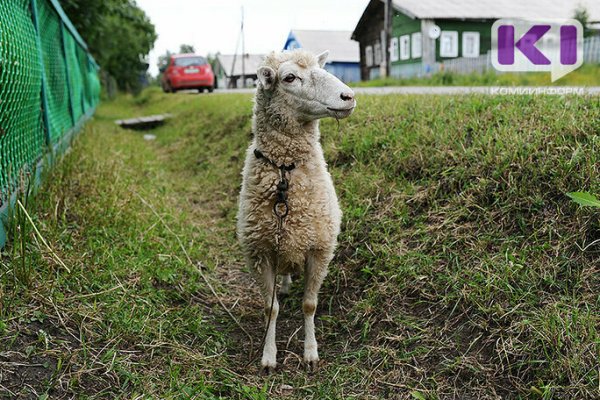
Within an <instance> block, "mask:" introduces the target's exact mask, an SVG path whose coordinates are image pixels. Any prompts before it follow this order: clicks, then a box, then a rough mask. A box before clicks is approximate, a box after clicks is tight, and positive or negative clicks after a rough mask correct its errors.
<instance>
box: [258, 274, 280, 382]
mask: <svg viewBox="0 0 600 400" xmlns="http://www.w3.org/2000/svg"><path fill="white" fill-rule="evenodd" d="M275 277H276V276H275V271H274V268H273V267H272V266H271V265H269V264H264V265H263V267H262V274H261V279H262V282H261V283H262V285H261V288H262V295H263V299H264V307H265V308H264V312H265V324H266V325H267V326H268V329H267V335H266V337H265V346H264V348H263V355H262V360H261V366H262V372H263V373H265V374H269V373H271V372H274V371H275V368H276V367H277V345H276V344H275V325H276V324H277V315H278V314H279V302H278V301H277V296H276V295H275V292H274V291H273V286H274V285H275ZM273 296H274V298H273V299H272V297H273ZM271 299H272V300H271ZM271 302H273V309H272V310H271Z"/></svg>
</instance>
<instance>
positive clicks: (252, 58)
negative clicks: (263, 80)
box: [217, 54, 265, 76]
mask: <svg viewBox="0 0 600 400" xmlns="http://www.w3.org/2000/svg"><path fill="white" fill-rule="evenodd" d="M234 57H235V65H233V59H234ZM264 58H265V56H264V54H245V56H244V69H245V70H244V75H256V71H258V67H260V65H261V64H262V62H263V59H264ZM217 60H219V63H220V64H221V66H222V67H223V70H224V71H225V75H226V76H241V75H242V55H241V54H238V55H237V57H236V56H234V55H233V54H219V55H217ZM232 66H233V74H232V73H231V67H232Z"/></svg>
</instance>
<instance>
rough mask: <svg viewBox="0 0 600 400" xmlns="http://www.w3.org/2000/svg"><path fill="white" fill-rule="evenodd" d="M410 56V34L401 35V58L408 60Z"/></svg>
mask: <svg viewBox="0 0 600 400" xmlns="http://www.w3.org/2000/svg"><path fill="white" fill-rule="evenodd" d="M409 58H410V35H403V36H400V59H401V60H408V59H409Z"/></svg>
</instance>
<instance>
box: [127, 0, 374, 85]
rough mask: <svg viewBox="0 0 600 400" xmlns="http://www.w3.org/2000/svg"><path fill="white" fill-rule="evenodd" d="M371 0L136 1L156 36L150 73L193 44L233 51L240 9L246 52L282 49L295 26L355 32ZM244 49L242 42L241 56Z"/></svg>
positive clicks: (210, 50)
mask: <svg viewBox="0 0 600 400" xmlns="http://www.w3.org/2000/svg"><path fill="white" fill-rule="evenodd" d="M368 3H369V0H137V4H138V5H139V6H140V7H141V8H142V9H143V10H144V11H145V12H146V14H147V15H148V17H149V18H150V20H151V21H152V23H153V24H154V26H155V27H156V32H157V34H158V39H157V40H156V43H155V44H154V49H153V50H152V51H151V52H150V73H151V74H152V75H157V74H158V67H157V61H158V56H159V55H161V54H164V53H165V52H166V51H167V49H168V50H171V51H175V52H176V51H178V50H179V45H180V44H182V43H185V44H191V45H193V46H194V48H195V49H196V53H198V54H201V55H207V54H209V53H212V54H215V53H217V52H221V53H222V54H233V53H234V52H235V49H236V42H237V41H238V37H239V33H240V22H241V15H242V7H243V8H244V33H245V35H244V36H245V51H246V53H259V54H264V53H268V52H270V51H272V50H281V49H282V48H283V45H284V44H285V40H286V39H287V35H288V33H289V31H290V30H291V29H319V30H348V31H352V30H354V27H355V26H356V24H357V22H358V20H359V19H360V16H361V15H362V13H363V11H364V9H365V7H366V6H367V4H368ZM240 52H241V45H240V48H239V49H238V54H239V53H240Z"/></svg>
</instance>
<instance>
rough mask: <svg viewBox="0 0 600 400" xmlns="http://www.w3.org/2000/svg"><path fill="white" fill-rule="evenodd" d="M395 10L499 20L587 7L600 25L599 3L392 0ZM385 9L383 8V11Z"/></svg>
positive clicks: (373, 4)
mask: <svg viewBox="0 0 600 400" xmlns="http://www.w3.org/2000/svg"><path fill="white" fill-rule="evenodd" d="M384 1H385V0H371V1H370V2H369V4H368V5H367V7H365V11H364V12H363V14H362V16H361V17H360V20H359V21H358V23H357V25H356V28H355V30H354V33H353V34H352V38H353V39H356V35H357V33H358V32H359V29H360V28H361V26H362V25H363V24H364V23H365V22H366V21H367V19H368V17H369V14H370V13H372V12H374V11H375V10H377V9H378V8H379V7H382V6H383V2H384ZM392 4H393V6H394V8H395V9H396V10H398V11H400V12H402V13H404V14H406V15H408V16H409V17H412V18H418V19H459V20H467V19H499V18H531V19H535V18H573V16H574V14H575V10H576V9H577V8H579V7H583V8H585V9H586V10H587V12H588V14H589V22H590V23H597V22H600V1H598V0H461V1H456V0H392ZM379 10H381V9H379Z"/></svg>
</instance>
